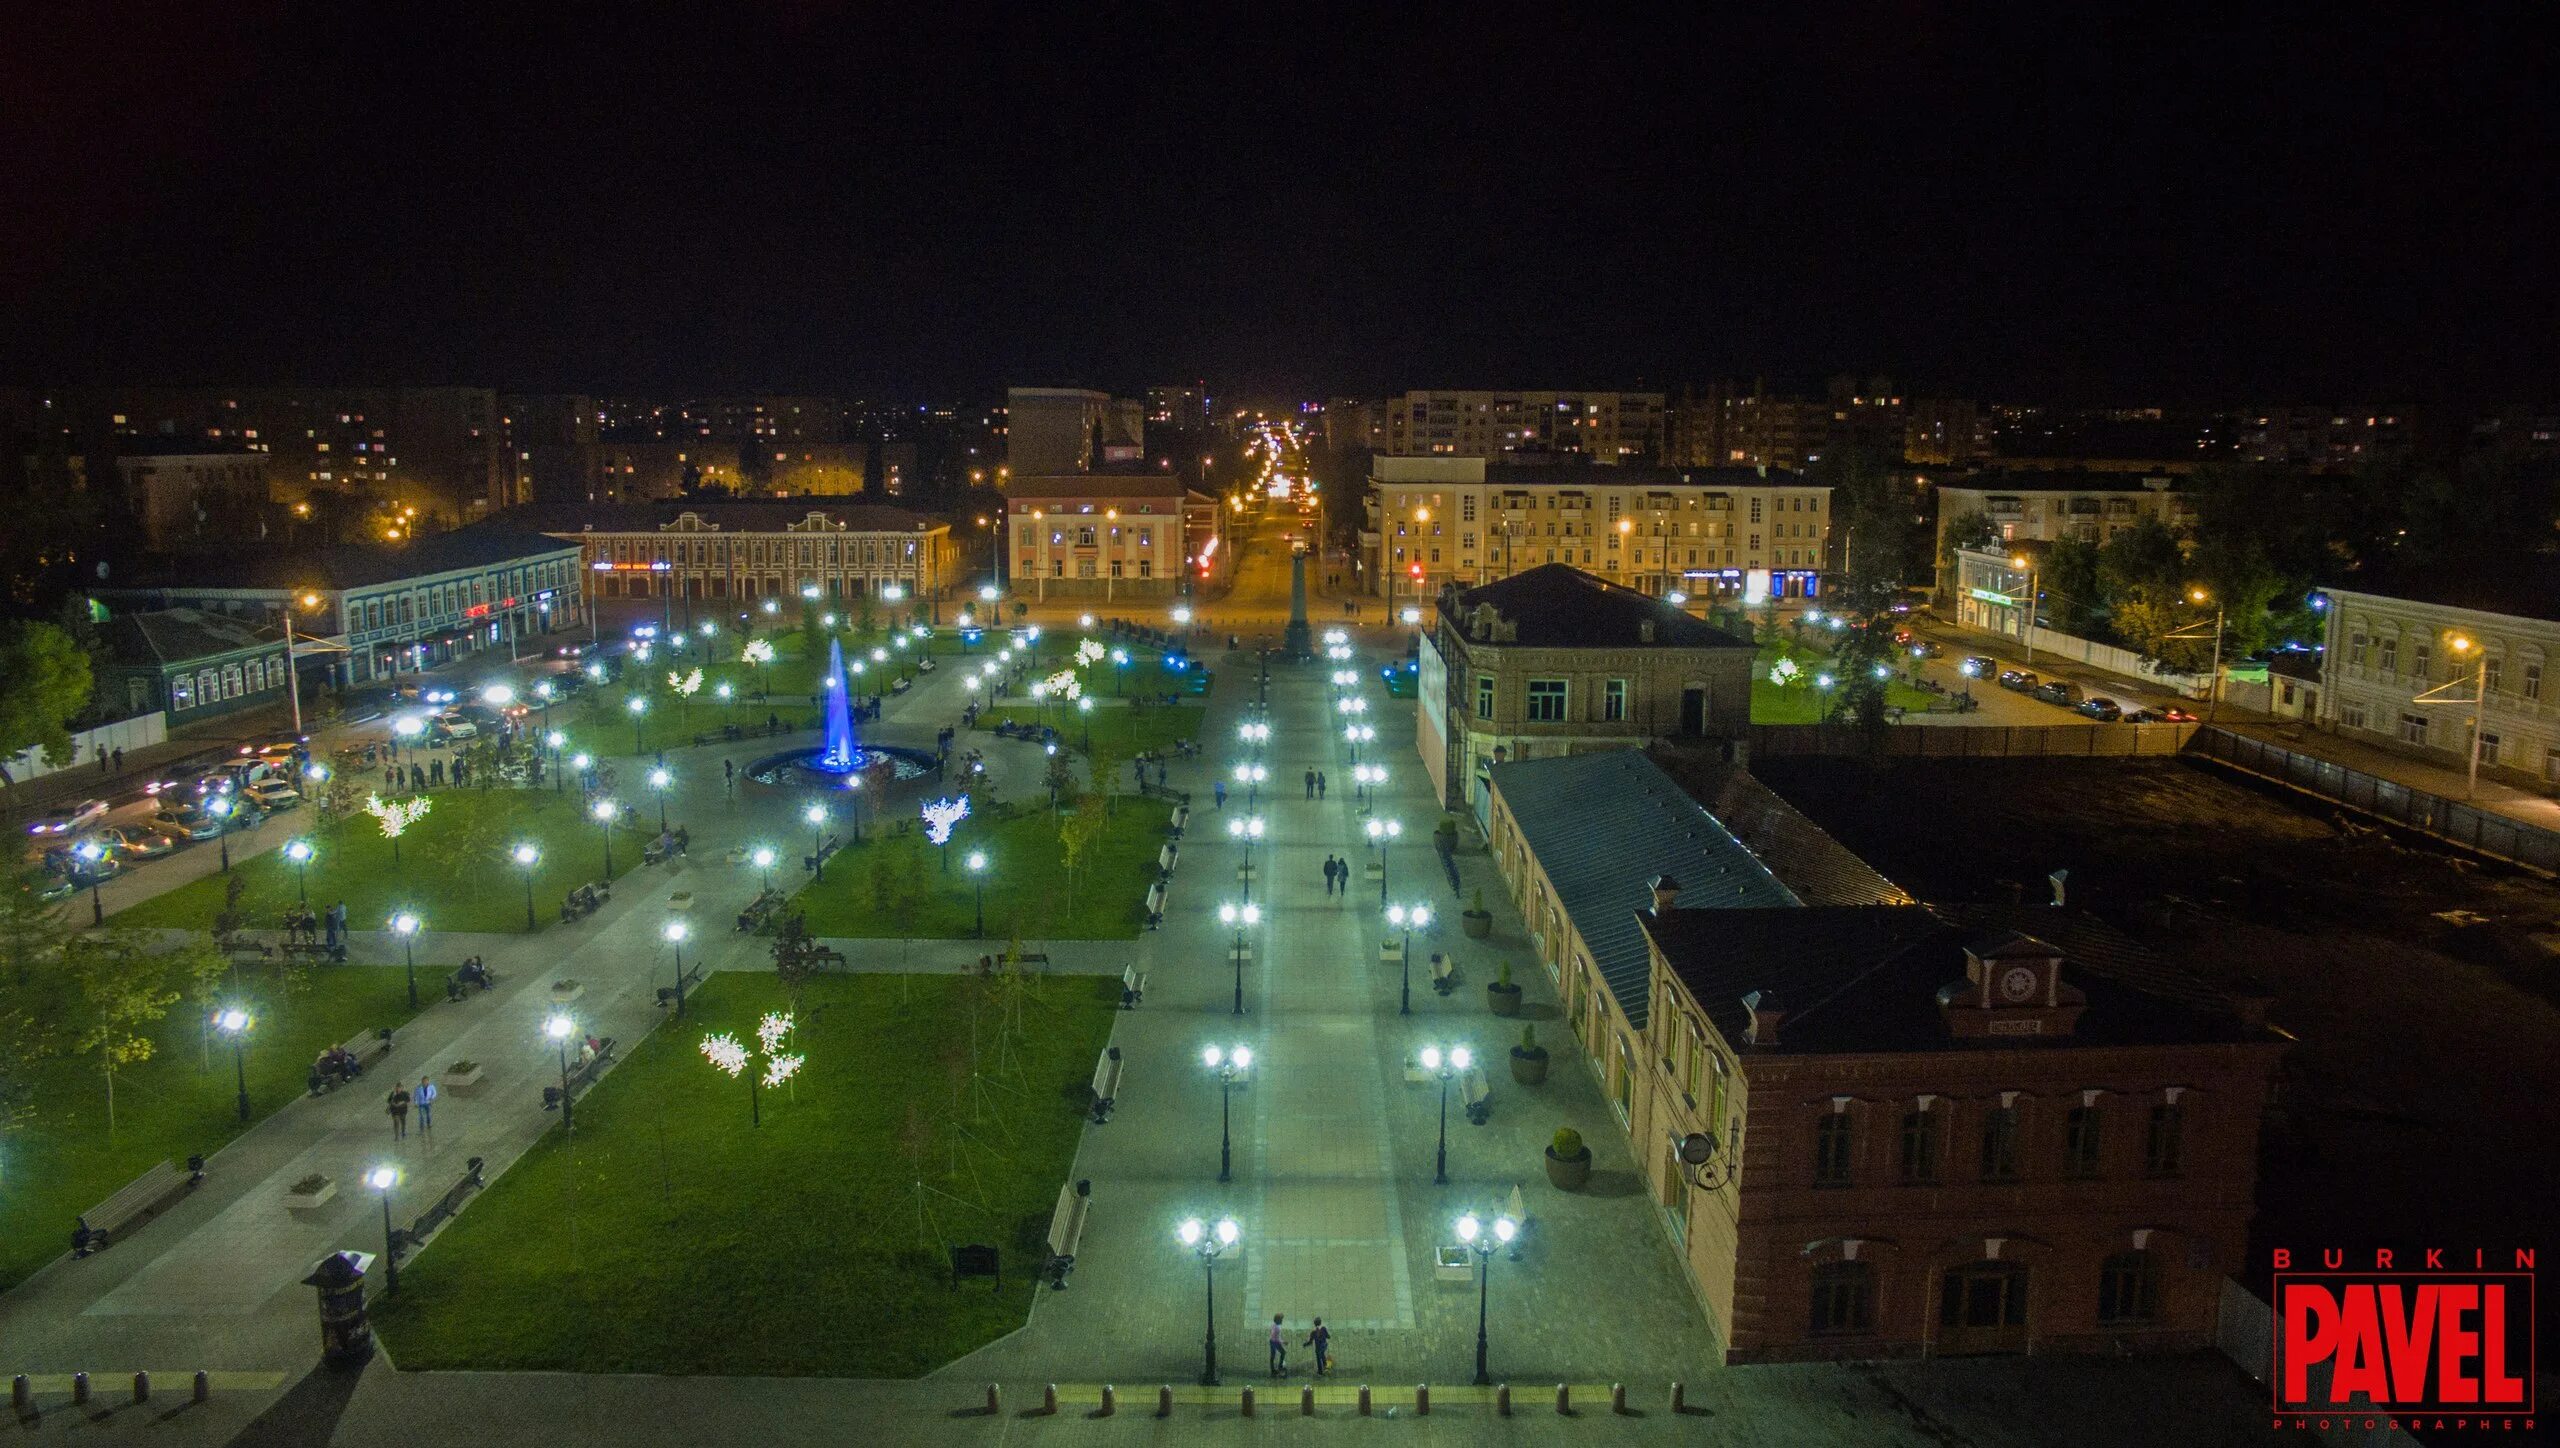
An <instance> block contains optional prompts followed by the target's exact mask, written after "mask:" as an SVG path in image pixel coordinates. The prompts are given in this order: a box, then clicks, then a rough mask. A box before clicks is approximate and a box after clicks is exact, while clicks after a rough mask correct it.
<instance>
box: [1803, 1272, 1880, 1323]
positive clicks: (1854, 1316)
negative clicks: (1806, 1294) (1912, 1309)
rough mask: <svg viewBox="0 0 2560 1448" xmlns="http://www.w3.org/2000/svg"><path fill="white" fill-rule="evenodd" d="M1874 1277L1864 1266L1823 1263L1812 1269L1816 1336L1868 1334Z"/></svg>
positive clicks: (1873, 1304)
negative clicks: (1852, 1333)
mask: <svg viewBox="0 0 2560 1448" xmlns="http://www.w3.org/2000/svg"><path fill="white" fill-rule="evenodd" d="M1875 1296H1876V1274H1875V1269H1874V1268H1872V1267H1870V1266H1868V1265H1867V1264H1866V1263H1864V1262H1825V1263H1823V1264H1822V1265H1821V1266H1819V1267H1816V1268H1814V1269H1813V1319H1812V1322H1811V1323H1810V1326H1811V1328H1812V1330H1813V1331H1814V1332H1815V1333H1816V1334H1832V1333H1844V1332H1867V1331H1869V1330H1871V1329H1870V1324H1872V1323H1873V1322H1874V1320H1875Z"/></svg>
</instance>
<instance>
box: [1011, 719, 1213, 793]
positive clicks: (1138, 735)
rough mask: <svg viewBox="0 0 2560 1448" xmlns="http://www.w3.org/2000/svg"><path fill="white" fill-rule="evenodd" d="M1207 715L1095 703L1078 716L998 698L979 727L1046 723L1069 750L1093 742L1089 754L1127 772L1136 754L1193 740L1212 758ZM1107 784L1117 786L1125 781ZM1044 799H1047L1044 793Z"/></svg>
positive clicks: (1116, 779) (1083, 748) (1085, 748)
mask: <svg viewBox="0 0 2560 1448" xmlns="http://www.w3.org/2000/svg"><path fill="white" fill-rule="evenodd" d="M1106 697H1107V696H1106ZM1208 712H1209V711H1208V710H1206V709H1204V708H1202V707H1201V706H1199V705H1197V704H1174V705H1170V706H1168V705H1164V704H1150V705H1148V706H1147V707H1145V708H1143V709H1140V708H1137V707H1134V706H1132V705H1127V704H1109V703H1105V702H1102V701H1100V700H1097V701H1095V703H1094V707H1093V710H1092V712H1090V713H1079V712H1077V711H1076V710H1075V709H1073V708H1069V707H1066V706H1064V705H1059V704H1051V705H1045V706H1040V707H1034V706H1033V705H1032V704H1031V703H1030V701H1028V700H1022V701H1018V702H1017V701H1007V700H999V701H997V704H996V707H995V708H993V709H991V710H989V711H987V712H986V713H983V714H980V715H979V716H978V727H979V728H980V729H981V730H993V729H994V728H995V727H996V726H997V725H998V724H1001V723H1003V722H1004V721H1006V720H1008V719H1010V720H1012V721H1013V722H1015V723H1017V724H1046V725H1049V726H1050V727H1051V728H1054V729H1056V730H1057V731H1058V735H1059V737H1060V738H1062V739H1064V740H1065V741H1066V743H1067V745H1068V747H1070V748H1072V749H1074V750H1076V751H1077V752H1079V753H1083V752H1086V750H1087V746H1088V744H1090V746H1091V752H1092V753H1093V754H1095V755H1096V756H1098V757H1099V758H1101V759H1102V760H1103V761H1105V764H1106V766H1107V767H1108V768H1110V769H1112V770H1113V771H1114V772H1115V773H1120V774H1125V773H1126V771H1127V769H1128V763H1127V761H1128V760H1129V759H1130V758H1131V757H1132V756H1135V755H1138V754H1142V753H1149V752H1153V751H1158V750H1162V751H1166V752H1168V753H1169V752H1171V750H1172V749H1173V745H1174V741H1175V740H1177V739H1189V740H1192V741H1194V742H1195V743H1197V744H1199V745H1200V747H1201V748H1202V749H1205V750H1210V751H1211V753H1212V755H1213V757H1214V754H1215V750H1214V748H1213V746H1212V742H1211V741H1209V740H1205V739H1202V738H1201V737H1200V721H1201V720H1202V719H1203V718H1204V717H1205V716H1206V715H1207V714H1208ZM1109 782H1110V783H1111V784H1113V785H1115V786H1116V785H1118V784H1120V783H1122V782H1123V781H1122V780H1121V779H1118V778H1115V779H1113V780H1111V781H1109ZM1042 797H1043V798H1046V794H1045V792H1044V793H1043V796H1042Z"/></svg>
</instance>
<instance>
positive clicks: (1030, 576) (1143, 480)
mask: <svg viewBox="0 0 2560 1448" xmlns="http://www.w3.org/2000/svg"><path fill="white" fill-rule="evenodd" d="M1004 493H1005V532H1006V538H1007V549H1006V555H1005V568H1006V573H1007V577H1008V580H1009V582H1010V584H1011V586H1012V588H1013V590H1014V592H1015V593H1017V594H1020V593H1023V592H1029V593H1030V594H1031V595H1032V596H1033V597H1035V598H1047V597H1048V596H1049V594H1050V593H1051V592H1053V591H1054V592H1057V593H1059V594H1062V595H1064V596H1067V597H1071V598H1080V597H1092V598H1099V599H1104V600H1109V599H1113V598H1121V597H1133V596H1134V597H1142V598H1144V597H1166V596H1171V595H1174V594H1178V593H1182V592H1185V591H1186V590H1187V589H1188V588H1189V587H1190V583H1191V578H1192V575H1193V574H1194V572H1195V571H1196V570H1197V569H1198V568H1200V567H1201V566H1202V565H1203V564H1212V560H1213V559H1214V556H1215V551H1216V550H1215V539H1216V538H1217V534H1216V533H1215V532H1214V531H1213V530H1214V529H1215V527H1216V519H1217V506H1216V504H1215V502H1214V501H1213V500H1211V499H1208V498H1205V497H1201V496H1200V495H1198V494H1195V493H1192V492H1191V491H1190V490H1189V489H1187V488H1185V487H1184V486H1183V484H1182V481H1181V480H1180V479H1179V478H1176V477H1174V476H1172V475H1171V474H1169V473H1163V472H1148V471H1146V470H1145V469H1143V468H1132V467H1128V466H1125V465H1124V466H1121V467H1118V468H1108V469H1103V470H1100V471H1094V472H1084V473H1066V474H1058V475H1051V476H1036V475H1035V476H1025V475H1024V474H1022V473H1020V472H1016V473H1015V474H1014V475H1013V477H1012V478H1011V479H1010V480H1009V481H1008V482H1006V484H1005V488H1004ZM1212 566H1214V564H1212Z"/></svg>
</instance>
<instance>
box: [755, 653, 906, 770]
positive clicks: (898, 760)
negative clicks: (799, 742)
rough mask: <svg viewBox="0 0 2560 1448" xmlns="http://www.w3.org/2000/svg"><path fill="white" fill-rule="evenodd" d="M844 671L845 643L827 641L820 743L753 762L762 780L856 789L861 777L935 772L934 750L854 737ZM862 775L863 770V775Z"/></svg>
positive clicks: (820, 688)
mask: <svg viewBox="0 0 2560 1448" xmlns="http://www.w3.org/2000/svg"><path fill="white" fill-rule="evenodd" d="M847 682H848V679H847V675H846V674H845V671H844V644H843V642H842V641H841V640H836V639H830V640H828V641H827V674H826V678H825V680H824V681H823V682H822V683H821V685H820V687H819V689H818V703H819V711H820V718H821V721H822V722H821V728H822V730H823V732H822V733H821V734H820V735H819V741H818V745H817V747H816V748H814V749H787V750H784V751H783V752H782V753H780V754H771V755H767V756H765V757H764V758H762V759H759V760H757V761H756V762H755V763H753V764H750V765H748V766H747V777H748V778H749V779H752V780H754V781H756V782H757V783H758V784H779V785H797V786H810V785H815V786H818V787H820V788H828V789H850V788H853V787H854V786H855V785H856V784H857V783H861V784H864V785H865V787H869V788H875V789H876V788H877V787H885V786H887V785H890V784H895V783H900V782H904V781H908V780H916V779H924V778H927V777H929V776H931V775H932V774H933V773H934V764H935V760H934V756H933V755H932V754H931V753H929V752H927V751H925V750H922V749H902V748H899V747H898V746H896V745H893V744H872V745H868V746H865V745H859V744H856V743H855V742H854V738H853V699H852V697H851V690H849V689H848V688H846V684H847ZM856 776H860V779H859V780H857V779H856Z"/></svg>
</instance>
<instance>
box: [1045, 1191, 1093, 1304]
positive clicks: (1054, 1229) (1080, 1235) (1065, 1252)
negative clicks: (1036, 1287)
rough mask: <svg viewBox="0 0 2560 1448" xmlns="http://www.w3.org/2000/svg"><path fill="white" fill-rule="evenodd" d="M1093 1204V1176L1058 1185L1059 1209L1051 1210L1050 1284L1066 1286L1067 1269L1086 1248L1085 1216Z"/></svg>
mask: <svg viewBox="0 0 2560 1448" xmlns="http://www.w3.org/2000/svg"><path fill="white" fill-rule="evenodd" d="M1092 1207H1093V1179H1092V1178H1090V1177H1087V1178H1084V1179H1083V1180H1080V1181H1073V1182H1069V1183H1067V1184H1066V1185H1064V1186H1062V1187H1060V1188H1058V1206H1057V1210H1055V1211H1053V1212H1051V1213H1050V1214H1049V1287H1050V1290H1052V1291H1059V1292H1063V1291H1065V1290H1066V1286H1067V1270H1068V1269H1069V1268H1071V1267H1073V1266H1075V1265H1076V1254H1077V1253H1078V1252H1080V1251H1082V1250H1083V1249H1084V1224H1085V1219H1086V1218H1087V1217H1088V1216H1090V1215H1091V1213H1092Z"/></svg>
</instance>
